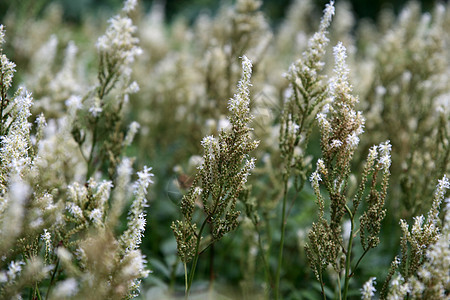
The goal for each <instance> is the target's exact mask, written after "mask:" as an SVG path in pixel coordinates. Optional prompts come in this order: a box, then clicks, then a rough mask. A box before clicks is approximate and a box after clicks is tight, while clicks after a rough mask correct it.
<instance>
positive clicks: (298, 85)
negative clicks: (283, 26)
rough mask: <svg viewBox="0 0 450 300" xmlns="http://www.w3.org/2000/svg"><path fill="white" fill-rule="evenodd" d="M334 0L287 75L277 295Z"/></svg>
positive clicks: (320, 89)
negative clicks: (290, 203)
mask: <svg viewBox="0 0 450 300" xmlns="http://www.w3.org/2000/svg"><path fill="white" fill-rule="evenodd" d="M333 5H334V2H333V1H331V2H330V4H327V7H326V8H325V10H324V16H323V18H322V21H321V22H320V27H319V30H318V32H317V33H315V34H314V35H313V36H312V37H311V39H310V40H309V42H308V49H307V50H306V51H305V52H304V53H303V55H302V58H301V59H299V60H298V61H296V62H295V63H294V64H292V65H291V67H290V68H289V71H288V73H287V74H286V78H287V79H288V80H289V82H290V86H289V89H288V91H287V97H286V100H285V103H284V108H283V112H282V115H281V122H280V123H281V124H280V125H281V126H280V135H279V139H280V141H279V145H280V155H281V157H282V159H283V164H284V167H283V171H282V175H283V182H284V188H283V190H284V196H283V202H282V211H281V214H282V217H281V227H280V231H281V240H280V247H279V253H278V267H277V271H276V275H275V276H276V277H275V291H274V293H275V298H276V299H278V297H279V281H280V272H281V265H282V259H283V246H284V233H285V227H286V217H287V216H286V214H287V193H288V188H289V187H288V184H289V180H290V177H291V175H292V174H293V175H294V186H295V189H296V192H297V193H298V192H299V191H301V190H302V188H303V185H304V183H305V181H306V178H307V176H306V174H307V172H308V170H309V165H308V162H307V160H306V159H305V149H306V147H307V144H308V142H309V136H310V134H311V130H312V123H313V122H314V116H315V114H316V113H317V111H318V110H319V109H320V108H321V107H322V106H323V102H324V100H325V91H326V86H325V82H324V76H322V75H320V71H321V70H322V68H323V65H324V63H323V62H322V60H323V56H324V54H325V47H326V45H327V43H328V38H327V37H326V34H327V28H328V27H329V26H330V23H331V18H332V16H333V14H334V6H333Z"/></svg>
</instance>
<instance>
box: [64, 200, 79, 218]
mask: <svg viewBox="0 0 450 300" xmlns="http://www.w3.org/2000/svg"><path fill="white" fill-rule="evenodd" d="M66 209H67V210H68V211H69V212H70V214H71V215H73V216H74V217H77V218H79V219H83V211H82V210H81V208H80V207H79V206H78V205H76V204H75V203H73V202H69V203H67V205H66Z"/></svg>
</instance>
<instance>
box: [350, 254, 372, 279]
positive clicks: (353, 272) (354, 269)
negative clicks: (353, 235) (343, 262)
mask: <svg viewBox="0 0 450 300" xmlns="http://www.w3.org/2000/svg"><path fill="white" fill-rule="evenodd" d="M369 249H370V248H367V249H366V250H364V253H363V254H362V255H361V257H360V258H359V259H358V261H357V262H356V265H355V267H354V268H353V271H352V273H351V274H350V277H352V276H353V275H355V271H356V268H358V265H359V263H360V262H361V260H362V259H363V257H364V256H365V255H366V254H367V252H369Z"/></svg>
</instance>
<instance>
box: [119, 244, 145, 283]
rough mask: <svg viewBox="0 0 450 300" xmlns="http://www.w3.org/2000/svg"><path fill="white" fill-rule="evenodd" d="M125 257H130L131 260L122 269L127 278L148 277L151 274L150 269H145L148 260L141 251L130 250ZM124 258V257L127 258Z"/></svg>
mask: <svg viewBox="0 0 450 300" xmlns="http://www.w3.org/2000/svg"><path fill="white" fill-rule="evenodd" d="M125 258H128V259H129V260H130V262H129V263H128V264H127V265H126V266H125V267H124V268H123V269H122V274H123V275H124V277H125V278H127V277H144V278H145V277H147V276H148V274H149V271H148V270H145V265H146V263H147V261H146V260H145V257H144V256H143V255H142V253H141V251H139V250H133V251H130V252H129V253H128V254H127V256H126V257H125ZM125 258H124V259H125Z"/></svg>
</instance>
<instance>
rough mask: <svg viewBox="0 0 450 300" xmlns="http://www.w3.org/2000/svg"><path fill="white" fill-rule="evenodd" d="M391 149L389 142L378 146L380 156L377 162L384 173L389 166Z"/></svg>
mask: <svg viewBox="0 0 450 300" xmlns="http://www.w3.org/2000/svg"><path fill="white" fill-rule="evenodd" d="M391 149H392V145H391V144H390V141H389V140H388V141H386V142H384V143H381V144H380V145H379V146H378V150H379V151H380V156H381V157H380V159H379V161H378V162H379V163H380V164H381V165H382V166H383V169H384V170H385V172H387V171H388V170H389V167H390V166H391Z"/></svg>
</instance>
